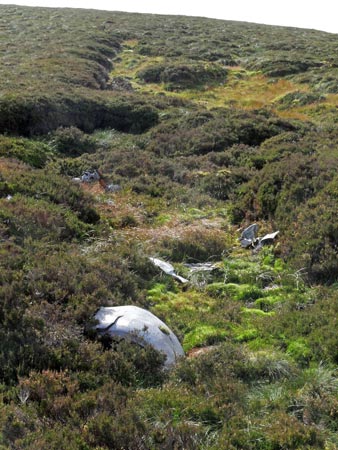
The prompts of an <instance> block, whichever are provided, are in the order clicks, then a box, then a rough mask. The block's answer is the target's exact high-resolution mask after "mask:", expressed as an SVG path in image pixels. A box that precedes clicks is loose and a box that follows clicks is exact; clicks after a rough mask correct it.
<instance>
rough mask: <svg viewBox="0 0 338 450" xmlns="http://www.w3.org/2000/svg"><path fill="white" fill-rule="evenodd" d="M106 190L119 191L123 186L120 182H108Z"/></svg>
mask: <svg viewBox="0 0 338 450" xmlns="http://www.w3.org/2000/svg"><path fill="white" fill-rule="evenodd" d="M105 190H106V191H107V192H118V191H120V190H121V186H120V185H119V184H107V185H106V186H105Z"/></svg>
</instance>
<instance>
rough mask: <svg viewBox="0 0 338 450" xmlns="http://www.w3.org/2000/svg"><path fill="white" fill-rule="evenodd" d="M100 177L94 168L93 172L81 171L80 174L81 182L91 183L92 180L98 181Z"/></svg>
mask: <svg viewBox="0 0 338 450" xmlns="http://www.w3.org/2000/svg"><path fill="white" fill-rule="evenodd" d="M99 179H100V175H99V173H98V171H97V170H94V171H93V172H90V171H86V172H83V174H82V176H81V181H82V183H92V182H93V181H98V180H99Z"/></svg>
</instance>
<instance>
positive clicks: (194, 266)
mask: <svg viewBox="0 0 338 450" xmlns="http://www.w3.org/2000/svg"><path fill="white" fill-rule="evenodd" d="M184 265H185V266H186V267H188V269H189V271H190V273H195V272H212V271H213V270H215V269H217V267H218V266H217V265H216V264H214V263H211V262H205V263H187V264H184Z"/></svg>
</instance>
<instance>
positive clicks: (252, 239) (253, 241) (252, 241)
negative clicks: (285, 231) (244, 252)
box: [239, 223, 279, 251]
mask: <svg viewBox="0 0 338 450" xmlns="http://www.w3.org/2000/svg"><path fill="white" fill-rule="evenodd" d="M257 233H258V225H257V224H256V223H254V224H252V225H250V226H249V227H247V228H245V230H244V231H243V232H242V234H241V237H240V238H239V241H240V242H241V246H242V247H244V248H248V247H251V248H253V249H254V251H258V250H260V249H261V248H262V247H263V246H264V245H272V244H273V242H274V240H275V238H276V236H277V235H278V233H279V231H274V232H273V233H269V234H266V235H265V236H263V237H257Z"/></svg>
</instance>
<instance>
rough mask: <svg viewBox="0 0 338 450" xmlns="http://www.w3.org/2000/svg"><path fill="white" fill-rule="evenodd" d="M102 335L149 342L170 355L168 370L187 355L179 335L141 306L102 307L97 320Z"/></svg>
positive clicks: (166, 362)
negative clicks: (178, 337)
mask: <svg viewBox="0 0 338 450" xmlns="http://www.w3.org/2000/svg"><path fill="white" fill-rule="evenodd" d="M94 318H95V319H96V320H97V322H98V324H97V325H96V327H95V328H96V330H97V331H98V333H99V334H101V335H105V334H108V335H109V336H111V337H119V338H125V339H129V340H131V341H132V342H134V343H137V344H139V345H141V346H142V345H144V343H147V344H149V345H151V346H152V347H153V348H154V349H155V350H157V351H159V352H161V353H163V354H164V355H165V356H166V360H165V362H164V365H165V367H170V366H172V365H174V364H175V363H176V362H177V360H178V359H179V358H182V357H183V356H184V350H183V348H182V346H181V344H180V342H179V340H178V339H177V337H176V336H175V334H174V333H173V332H172V331H171V330H170V328H168V327H167V325H166V324H165V323H164V322H162V320H160V319H159V318H158V317H156V316H155V315H154V314H152V313H151V312H150V311H147V310H146V309H142V308H139V307H138V306H133V305H127V306H113V307H101V308H100V309H99V310H98V311H97V313H96V314H95V317H94Z"/></svg>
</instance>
